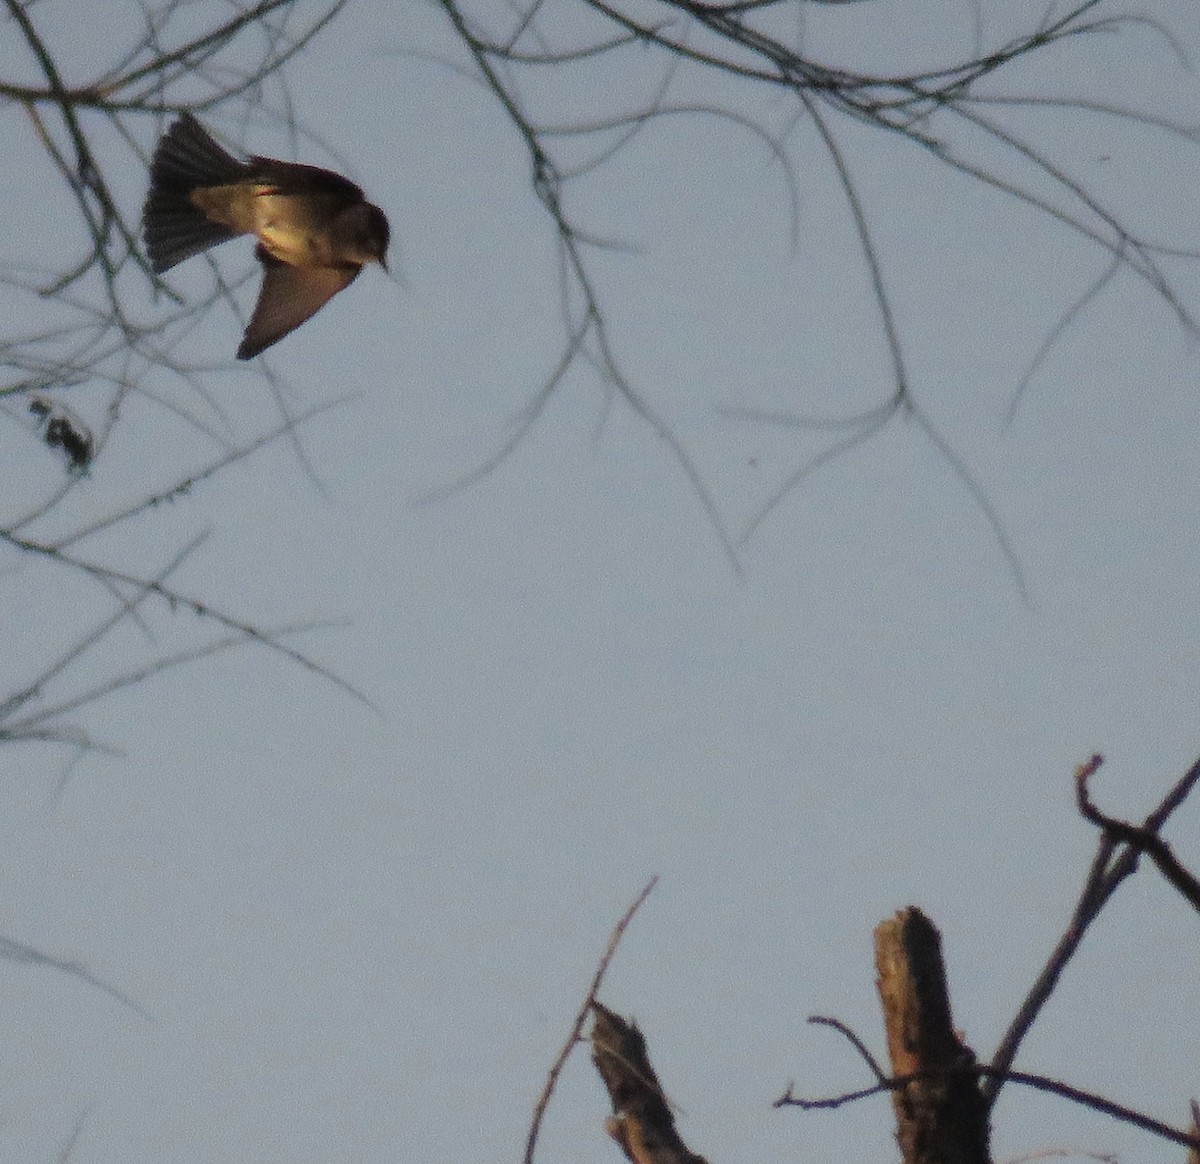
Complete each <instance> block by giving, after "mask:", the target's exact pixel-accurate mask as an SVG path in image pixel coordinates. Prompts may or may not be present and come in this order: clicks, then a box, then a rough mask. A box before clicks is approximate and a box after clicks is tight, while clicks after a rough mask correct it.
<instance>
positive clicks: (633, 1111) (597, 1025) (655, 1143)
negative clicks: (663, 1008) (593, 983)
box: [592, 1001, 707, 1164]
mask: <svg viewBox="0 0 1200 1164" xmlns="http://www.w3.org/2000/svg"><path fill="white" fill-rule="evenodd" d="M592 1011H593V1012H594V1014H595V1022H594V1024H593V1026H592V1062H593V1063H595V1064H596V1070H597V1071H599V1072H600V1078H601V1079H603V1080H604V1086H605V1087H607V1088H608V1095H609V1098H610V1099H611V1100H612V1106H613V1114H612V1115H611V1116H609V1117H608V1119H607V1120H606V1121H605V1123H604V1129H605V1131H607V1132H608V1134H609V1135H610V1136H612V1138H613V1139H614V1140H616V1142H617V1143H618V1144H619V1145H620V1148H621V1151H622V1152H624V1153H625V1155H626V1157H627V1158H628V1159H629V1161H630V1164H707V1162H706V1161H705V1159H704V1157H703V1156H697V1155H696V1154H695V1153H694V1152H692V1151H691V1150H690V1149H689V1148H688V1146H687V1145H686V1144H685V1143H684V1142H683V1141H682V1140H681V1139H680V1138H679V1133H678V1132H677V1131H676V1130H675V1117H674V1116H672V1115H671V1107H670V1104H669V1103H668V1102H667V1098H666V1096H665V1095H664V1094H663V1089H662V1087H661V1086H659V1082H658V1076H657V1075H655V1074H654V1068H653V1067H651V1066H650V1059H649V1056H648V1055H647V1054H646V1040H645V1038H643V1036H642V1032H641V1031H639V1030H638V1029H637V1025H636V1024H635V1023H633V1022H626V1021H625V1020H624V1019H623V1018H621V1016H620V1015H618V1014H614V1013H613V1012H612V1011H611V1010H609V1009H608V1008H607V1007H605V1006H601V1005H600V1003H598V1002H595V1001H593V1002H592Z"/></svg>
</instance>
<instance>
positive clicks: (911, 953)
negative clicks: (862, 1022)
mask: <svg viewBox="0 0 1200 1164" xmlns="http://www.w3.org/2000/svg"><path fill="white" fill-rule="evenodd" d="M875 968H876V970H877V971H878V973H879V981H878V986H879V998H880V1001H881V1002H882V1004H883V1016H884V1023H885V1025H886V1027H887V1042H888V1054H889V1056H890V1057H891V1062H892V1074H893V1075H895V1076H898V1077H899V1076H910V1075H915V1076H919V1078H917V1079H914V1080H912V1081H911V1082H909V1083H905V1084H904V1085H903V1086H900V1087H897V1088H896V1089H895V1090H894V1091H893V1092H892V1105H893V1107H894V1109H895V1112H896V1140H897V1142H898V1143H899V1145H900V1151H901V1152H902V1154H903V1156H904V1161H905V1164H991V1155H990V1152H989V1149H988V1117H987V1108H986V1106H985V1104H984V1101H983V1097H982V1095H981V1094H980V1091H979V1081H978V1078H977V1077H976V1076H975V1075H974V1074H970V1073H967V1072H964V1071H963V1070H962V1069H963V1068H970V1067H972V1066H973V1065H974V1063H975V1056H974V1054H973V1053H972V1051H971V1049H970V1047H968V1046H967V1045H966V1043H964V1042H963V1041H962V1039H961V1038H960V1037H959V1035H958V1034H957V1032H956V1031H955V1030H954V1025H953V1023H952V1021H951V1018H950V994H949V991H948V990H947V987H946V970H945V966H944V965H943V963H942V943H941V936H940V935H939V934H938V931H937V929H936V928H935V927H934V925H933V923H932V922H931V921H929V919H928V918H926V917H925V915H924V914H923V913H921V911H920V910H919V909H905V910H901V911H900V912H899V913H898V914H897V915H896V916H895V917H894V918H890V919H889V920H887V921H885V922H881V923H880V924H879V925H878V926H877V927H876V929H875Z"/></svg>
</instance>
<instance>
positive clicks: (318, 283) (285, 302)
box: [237, 246, 362, 360]
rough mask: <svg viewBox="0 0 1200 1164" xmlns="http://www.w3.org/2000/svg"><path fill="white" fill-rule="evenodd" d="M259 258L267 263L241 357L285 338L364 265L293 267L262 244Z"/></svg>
mask: <svg viewBox="0 0 1200 1164" xmlns="http://www.w3.org/2000/svg"><path fill="white" fill-rule="evenodd" d="M258 258H259V261H260V262H261V263H262V265H263V283H262V289H261V290H260V291H259V293H258V303H257V304H256V305H255V308H254V314H253V315H252V316H251V317H250V323H249V324H248V325H247V327H246V334H245V335H244V336H242V342H241V345H240V346H239V347H238V350H237V358H238V359H239V360H249V359H251V358H252V357H254V356H257V355H258V353H259V352H261V351H262V350H263V349H264V348H269V347H270V346H271V345H272V344H273V343H275V342H276V341H278V340H281V339H283V337H284V336H285V335H287V333H288V332H289V331H292V330H294V329H295V328H297V327H299V326H300V325H301V324H302V323H303V322H304V321H305V320H306V319H309V318H311V317H312V316H313V315H315V314H316V313H317V312H318V311H320V310H321V308H322V307H324V306H325V304H326V303H327V302H329V300H330V299H332V298H333V297H334V296H335V295H336V294H337V293H338V292H339V291H341V290H342V288H344V287H348V286H349V285H350V284H351V283H352V282H353V281H354V277H355V276H356V275H357V274H358V272H359V271H360V270H361V269H362V268H361V267H359V266H356V265H349V266H341V267H293V266H290V265H289V264H287V263H282V262H280V261H279V260H278V259H277V258H275V257H274V256H273V255H271V254H270V253H269V252H268V251H266V250H265V249H264V248H263V247H262V246H260V247H259V248H258Z"/></svg>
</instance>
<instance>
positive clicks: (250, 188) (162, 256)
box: [142, 113, 389, 360]
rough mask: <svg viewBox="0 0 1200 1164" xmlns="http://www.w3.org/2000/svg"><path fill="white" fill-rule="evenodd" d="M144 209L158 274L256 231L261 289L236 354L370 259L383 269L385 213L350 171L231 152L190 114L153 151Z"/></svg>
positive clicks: (296, 322)
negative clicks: (243, 159) (243, 158)
mask: <svg viewBox="0 0 1200 1164" xmlns="http://www.w3.org/2000/svg"><path fill="white" fill-rule="evenodd" d="M142 218H143V223H144V232H145V238H146V251H147V253H148V254H149V256H150V265H151V266H152V267H153V268H154V271H155V272H156V273H157V274H162V272H164V271H169V270H170V269H171V268H172V267H173V266H175V264H176V263H182V262H183V260H184V259H190V258H191V257H192V256H193V255H198V254H200V253H201V251H206V250H208V249H209V247H214V246H216V245H217V244H218V243H223V242H225V241H226V240H227V239H231V238H236V237H237V236H238V235H240V234H252V235H254V236H255V237H256V238H257V239H258V246H257V247H256V249H255V254H256V256H257V257H258V261H259V262H260V263H262V266H263V282H262V289H261V290H260V291H259V294H258V303H257V304H256V305H255V307H254V314H253V315H252V316H251V317H250V322H249V324H248V325H247V327H246V334H245V335H244V336H242V342H241V344H240V346H239V347H238V350H237V358H238V359H239V360H249V359H251V358H252V357H253V356H257V355H258V353H259V352H261V351H263V349H264V348H269V347H270V346H271V345H272V344H273V343H276V342H277V341H278V340H281V339H283V337H284V336H285V335H287V334H288V332H290V331H293V330H294V329H295V328H297V327H299V326H300V325H301V324H302V323H303V322H304V321H305V320H306V319H309V318H310V317H312V316H313V315H315V314H316V313H317V312H318V311H319V310H320V309H321V308H322V307H323V306H324V305H325V304H326V303H327V302H328V301H329V300H330V299H332V298H333V296H334V295H336V294H337V293H338V292H339V291H341V290H342V289H343V288H344V287H348V286H349V285H350V284H351V283H352V282H353V281H354V279H355V276H357V275H358V273H359V271H361V270H362V269H363V267H364V266H366V264H367V263H370V262H376V263H378V264H379V265H380V266H381V267H383V269H384V270H385V271H386V270H387V246H388V237H389V231H388V221H387V217H386V216H385V215H384V213H383V211H382V210H380V209H379V207H378V206H373V205H372V204H371V203H369V202H368V201H367V200H366V197H365V196H364V194H363V192H362V190H361V189H360V188H359V187H358V186H356V185H355V184H354V183H353V182H351V181H350V179H349V178H343V177H342V175H341V174H336V173H334V172H333V171H332V170H323V169H321V168H320V167H319V166H302V165H299V164H297V163H295V162H280V161H276V160H275V159H274V158H260V157H252V158H250V160H249V161H246V162H241V161H238V159H237V158H235V157H233V156H232V155H230V154H228V153H226V152H225V150H223V149H222V148H221V147H220V146H219V145H218V144H217V143H216V142H215V141H214V140H213V138H212V137H211V135H210V134H209V133H208V131H207V130H206V129H205V128H204V126H202V125H201V124H200V122H198V121H197V120H196V119H195V118H194V117H193V116H192V115H191V114H190V113H184V114H182V115H181V116H180V117H179V119H178V120H177V121H175V122H174V124H172V126H171V128H170V129H168V130H167V132H166V133H165V134H164V135H163V138H162V140H161V141H160V142H159V143H158V148H157V149H156V150H155V151H154V157H153V159H152V160H151V162H150V193H149V194H147V196H146V206H145V209H144V211H143V213H142Z"/></svg>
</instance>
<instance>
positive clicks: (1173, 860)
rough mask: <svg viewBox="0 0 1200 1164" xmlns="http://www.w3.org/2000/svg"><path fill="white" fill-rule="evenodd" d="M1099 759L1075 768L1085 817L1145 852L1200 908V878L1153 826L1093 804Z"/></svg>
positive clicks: (1192, 902) (1135, 850)
mask: <svg viewBox="0 0 1200 1164" xmlns="http://www.w3.org/2000/svg"><path fill="white" fill-rule="evenodd" d="M1100 763H1101V758H1100V757H1099V756H1095V757H1093V760H1092V763H1090V764H1083V765H1081V766H1080V767H1079V768H1078V769H1077V770H1076V772H1075V797H1076V802H1077V804H1078V805H1079V811H1080V813H1081V814H1082V816H1083V818H1084V819H1085V820H1088V821H1091V823H1092V824H1094V825H1096V826H1097V827H1099V828H1101V829H1102V830H1103V831H1104V834H1105V836H1107V837H1109V838H1110V839H1111V840H1114V841H1118V842H1119V843H1121V844H1123V845H1128V846H1129V847H1130V848H1131V849H1133V850H1134V852H1138V853H1145V854H1146V855H1147V856H1148V857H1149V858H1150V859H1151V860H1152V861H1153V862H1154V864H1155V865H1157V866H1158V871H1159V872H1160V873H1161V874H1162V875H1163V876H1164V877H1165V878H1166V879H1167V880H1168V881H1169V882H1170V883H1171V885H1173V886H1174V887H1175V888H1176V889H1178V890H1179V892H1180V893H1181V894H1183V896H1184V897H1185V898H1186V899H1187V900H1188V901H1189V902H1190V903H1191V905H1192V907H1193V908H1195V909H1200V881H1198V880H1197V879H1196V878H1195V877H1193V876H1192V874H1191V873H1189V872H1188V871H1187V869H1185V868H1184V867H1183V865H1181V864H1180V862H1179V860H1178V858H1177V857H1176V856H1175V854H1174V853H1173V852H1172V851H1171V846H1170V845H1168V844H1167V842H1166V841H1164V840H1163V839H1162V837H1160V836H1159V835H1158V833H1157V832H1156V831H1155V830H1154V829H1150V828H1147V827H1145V826H1141V825H1135V824H1130V823H1129V822H1128V821H1122V820H1117V819H1115V818H1114V817H1111V816H1105V815H1104V814H1103V813H1102V812H1101V811H1100V810H1099V809H1098V808H1096V806H1095V805H1094V804H1092V802H1091V800H1090V799H1089V798H1088V780H1089V779H1090V778H1091V776H1092V775H1093V774H1094V773H1095V771H1096V769H1097V768H1098V767H1099V766H1100Z"/></svg>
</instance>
